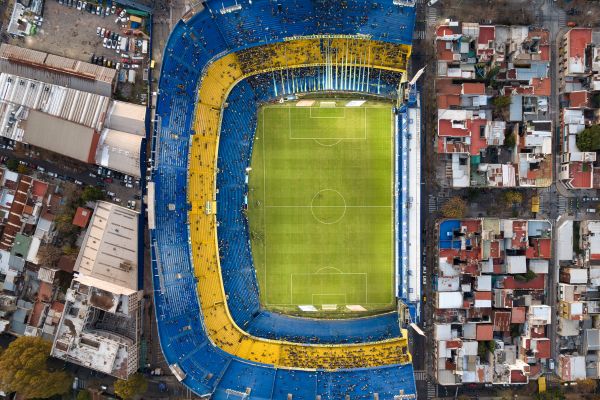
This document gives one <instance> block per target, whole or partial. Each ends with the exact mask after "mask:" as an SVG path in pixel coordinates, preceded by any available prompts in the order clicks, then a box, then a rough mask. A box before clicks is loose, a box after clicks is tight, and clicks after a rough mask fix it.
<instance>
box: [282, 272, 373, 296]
mask: <svg viewBox="0 0 600 400" xmlns="http://www.w3.org/2000/svg"><path fill="white" fill-rule="evenodd" d="M325 268H326V269H336V270H337V271H339V272H291V273H290V305H295V303H294V276H296V277H300V276H316V275H320V276H326V275H335V276H339V277H340V279H343V275H346V276H349V275H359V276H363V277H364V281H365V293H364V296H365V301H364V302H362V303H363V304H368V302H367V300H368V298H369V287H368V282H369V275H368V274H367V273H366V272H342V271H340V270H339V269H337V268H335V267H325ZM323 269H324V268H321V269H319V271H321V270H323ZM342 295H343V296H344V305H346V304H348V299H347V293H312V294H311V299H312V304H316V303H315V301H314V296H342Z"/></svg>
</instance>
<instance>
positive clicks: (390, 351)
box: [188, 39, 411, 369]
mask: <svg viewBox="0 0 600 400" xmlns="http://www.w3.org/2000/svg"><path fill="white" fill-rule="evenodd" d="M328 43H329V44H328V45H330V46H331V49H335V50H334V51H333V52H332V53H331V54H338V56H339V57H341V52H342V50H343V51H344V52H346V50H347V53H348V54H350V55H351V56H347V57H346V59H351V60H355V62H356V63H359V64H360V57H359V55H360V54H362V55H364V60H365V61H369V62H371V63H378V62H381V63H382V64H385V65H384V67H385V66H389V67H390V68H391V67H392V65H395V68H399V69H400V70H403V69H405V67H406V62H405V60H406V58H407V56H408V53H409V52H410V47H407V46H396V47H398V48H394V46H393V45H389V44H382V43H377V42H370V41H367V40H348V39H331V40H329V42H328ZM317 45H319V46H320V42H319V40H317V39H301V40H297V41H290V42H285V43H278V44H276V45H269V46H262V47H260V48H253V49H250V50H245V51H243V52H242V53H241V54H239V53H238V54H230V55H227V56H225V57H223V58H221V59H219V60H217V61H215V62H214V63H213V64H211V65H210V66H209V68H208V70H207V71H206V74H205V76H204V77H203V79H202V82H201V85H200V87H199V93H198V97H199V103H198V105H197V107H196V113H195V127H194V130H195V135H194V136H192V138H193V139H192V141H191V146H190V155H189V157H190V159H189V176H188V179H189V182H188V183H189V185H188V187H189V189H188V200H189V202H190V203H191V211H190V212H189V221H190V235H191V237H190V240H191V249H192V256H193V263H194V270H195V274H196V276H197V277H198V292H199V293H198V294H199V298H200V303H201V307H202V312H203V317H204V322H205V326H206V328H207V331H208V335H209V337H210V338H211V340H212V341H213V342H214V343H215V344H216V345H217V346H219V347H220V348H221V349H223V350H224V351H226V352H228V353H230V354H233V355H235V356H237V357H240V358H243V359H247V360H251V361H255V362H260V363H266V364H273V365H276V366H278V367H286V368H300V369H307V368H311V369H312V368H323V369H338V368H355V367H375V366H381V365H389V364H403V363H409V362H410V361H411V356H410V354H409V352H408V347H407V345H408V342H407V339H406V338H407V332H406V331H403V332H402V338H395V339H391V340H386V341H381V342H373V343H366V344H364V343H363V344H339V345H313V344H311V345H308V344H298V343H291V342H285V341H278V340H268V339H263V338H257V337H253V336H251V335H249V334H248V333H246V332H245V331H243V330H242V329H240V328H239V327H238V326H237V325H236V324H235V323H234V321H233V319H232V317H231V314H230V313H229V310H228V308H227V299H226V296H225V292H224V288H223V281H222V277H221V269H220V260H219V253H218V243H217V224H216V216H215V214H214V211H215V210H212V212H209V210H207V209H206V206H207V202H213V201H214V200H215V198H216V193H215V190H216V188H215V175H216V170H215V169H216V154H217V148H218V142H219V135H218V131H219V128H220V127H219V124H220V113H221V107H222V106H223V103H224V101H225V98H226V96H227V92H228V90H229V89H230V88H231V87H232V86H233V85H234V83H235V82H236V81H237V80H238V79H240V78H242V77H244V76H247V75H250V74H252V73H258V72H260V71H261V70H265V69H268V68H271V69H273V68H293V67H299V66H302V65H307V64H318V63H322V62H323V60H324V55H323V53H322V51H321V50H319V47H317ZM378 52H382V54H384V56H380V55H379V54H377V55H376V53H378ZM352 54H354V55H355V56H352ZM247 57H253V58H254V59H255V63H254V65H252V63H250V62H249V61H248V60H249V59H247ZM348 57H349V58H348ZM387 57H391V59H389V60H388V59H387ZM394 57H395V58H394ZM328 58H331V57H328ZM400 59H403V60H404V61H403V62H400ZM242 60H243V61H242Z"/></svg>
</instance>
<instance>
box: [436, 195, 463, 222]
mask: <svg viewBox="0 0 600 400" xmlns="http://www.w3.org/2000/svg"><path fill="white" fill-rule="evenodd" d="M466 211H467V203H466V202H465V201H464V200H463V199H461V198H460V197H457V196H454V197H451V198H450V199H448V201H447V202H446V203H445V204H444V205H443V206H442V215H443V216H444V217H446V218H462V217H464V216H465V213H466Z"/></svg>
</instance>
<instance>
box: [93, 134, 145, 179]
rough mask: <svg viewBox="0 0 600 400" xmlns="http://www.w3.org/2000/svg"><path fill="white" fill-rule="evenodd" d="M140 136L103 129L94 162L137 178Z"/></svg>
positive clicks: (138, 172)
mask: <svg viewBox="0 0 600 400" xmlns="http://www.w3.org/2000/svg"><path fill="white" fill-rule="evenodd" d="M142 139H143V137H142V136H139V135H134V134H132V133H127V132H122V131H116V130H113V129H104V130H103V131H102V135H101V137H100V144H99V145H98V149H97V150H96V164H98V165H101V166H103V167H106V168H109V169H112V170H115V171H119V172H123V173H125V174H128V175H131V176H135V177H136V178H139V177H140V176H141V172H140V151H141V146H142Z"/></svg>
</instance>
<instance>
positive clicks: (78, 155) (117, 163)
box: [0, 73, 146, 178]
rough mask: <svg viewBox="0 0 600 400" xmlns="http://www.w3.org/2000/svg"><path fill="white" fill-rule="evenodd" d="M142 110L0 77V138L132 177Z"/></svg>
mask: <svg viewBox="0 0 600 400" xmlns="http://www.w3.org/2000/svg"><path fill="white" fill-rule="evenodd" d="M145 114H146V108H145V107H144V106H140V105H135V104H129V103H124V102H120V101H113V100H111V99H110V98H109V97H106V96H102V95H98V94H94V93H89V92H85V91H81V90H76V89H70V88H66V87H63V86H58V85H54V84H50V83H45V82H41V81H37V80H34V79H29V78H25V77H21V76H17V75H12V74H8V73H0V135H1V136H4V137H6V138H9V139H11V140H15V141H18V142H24V143H28V144H31V145H34V146H37V147H40V148H43V149H47V150H50V151H53V152H55V153H58V154H62V155H65V156H68V157H71V158H73V159H76V160H79V161H82V162H85V163H90V164H98V165H101V166H103V167H106V168H109V169H112V170H115V171H119V172H122V173H125V174H128V175H131V176H134V177H136V178H139V177H140V176H141V171H140V152H141V146H142V140H143V139H144V135H145Z"/></svg>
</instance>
